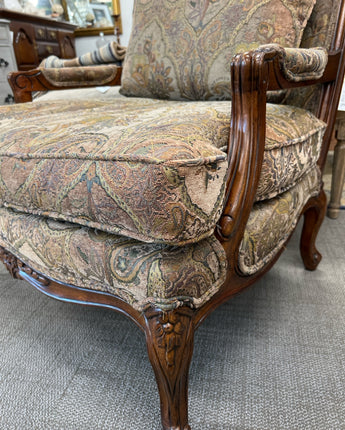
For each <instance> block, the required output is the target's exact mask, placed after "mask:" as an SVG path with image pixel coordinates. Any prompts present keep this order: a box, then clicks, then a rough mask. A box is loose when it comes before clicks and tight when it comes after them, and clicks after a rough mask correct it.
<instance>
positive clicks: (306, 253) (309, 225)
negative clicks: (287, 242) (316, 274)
mask: <svg viewBox="0 0 345 430" xmlns="http://www.w3.org/2000/svg"><path fill="white" fill-rule="evenodd" d="M326 208H327V197H326V194H325V192H324V191H323V190H322V191H321V192H320V194H319V195H318V196H317V197H315V198H313V199H311V200H310V202H309V205H308V207H307V209H306V211H305V212H304V224H303V229H302V235H301V241H300V251H301V256H302V259H303V263H304V266H305V268H306V269H308V270H315V269H316V268H317V266H318V265H319V263H320V261H321V259H322V256H321V254H320V253H319V251H318V250H317V249H316V246H315V242H316V238H317V235H318V232H319V230H320V227H321V224H322V221H323V219H324V217H325V214H326Z"/></svg>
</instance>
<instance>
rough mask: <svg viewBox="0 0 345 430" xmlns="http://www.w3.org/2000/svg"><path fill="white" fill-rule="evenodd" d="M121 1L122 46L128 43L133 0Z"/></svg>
mask: <svg viewBox="0 0 345 430" xmlns="http://www.w3.org/2000/svg"><path fill="white" fill-rule="evenodd" d="M120 3H121V19H122V31H123V34H122V36H121V44H122V45H124V46H127V45H128V39H129V35H130V33H131V28H132V11H133V0H120Z"/></svg>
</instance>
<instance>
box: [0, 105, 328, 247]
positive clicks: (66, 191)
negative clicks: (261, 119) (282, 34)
mask: <svg viewBox="0 0 345 430" xmlns="http://www.w3.org/2000/svg"><path fill="white" fill-rule="evenodd" d="M230 110H231V105H230V102H202V103H201V102H189V103H187V102H175V101H160V100H149V99H127V98H123V97H119V98H118V99H117V100H116V103H114V101H105V100H103V101H101V100H98V101H92V102H90V101H85V100H79V101H76V102H65V101H56V102H42V103H40V102H38V103H31V104H23V105H14V106H11V107H7V108H2V110H1V120H0V204H1V205H4V206H7V207H11V208H14V209H17V210H19V211H21V212H27V213H31V214H37V215H44V216H48V217H51V218H54V219H60V220H64V221H70V222H73V223H76V224H80V225H85V226H90V227H93V228H97V229H99V230H102V231H106V232H109V233H115V234H122V235H124V236H128V237H132V238H134V239H137V240H141V241H145V242H164V243H170V244H176V245H183V244H186V243H192V242H197V241H199V240H202V239H203V238H205V237H208V236H210V235H211V234H212V232H213V230H214V228H215V225H216V222H217V220H218V219H219V217H220V214H221V212H222V209H223V203H224V194H225V182H226V169H227V160H226V158H227V157H226V153H225V152H224V151H225V149H226V145H227V142H228V140H229V134H230ZM323 130H324V124H323V123H322V122H321V121H319V120H317V119H316V118H315V117H314V116H313V115H311V114H309V113H308V112H306V111H303V110H301V109H295V108H293V107H289V106H278V105H268V108H267V137H266V151H265V156H264V164H263V169H262V174H261V180H260V184H259V188H258V192H257V200H262V199H267V198H272V197H274V196H275V195H277V194H279V193H281V192H282V191H283V190H286V189H288V188H291V187H292V186H293V185H294V184H295V183H296V181H298V180H299V178H300V177H301V176H303V175H304V174H305V172H307V171H308V170H310V169H311V168H312V167H313V166H314V165H315V163H316V160H317V158H318V154H319V151H320V144H321V139H322V134H323Z"/></svg>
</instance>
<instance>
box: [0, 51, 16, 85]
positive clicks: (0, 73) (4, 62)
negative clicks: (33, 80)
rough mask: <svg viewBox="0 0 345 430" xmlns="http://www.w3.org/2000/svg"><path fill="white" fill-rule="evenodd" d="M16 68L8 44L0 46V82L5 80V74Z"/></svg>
mask: <svg viewBox="0 0 345 430" xmlns="http://www.w3.org/2000/svg"><path fill="white" fill-rule="evenodd" d="M12 70H16V65H15V64H14V61H13V55H12V53H11V48H10V47H9V46H0V82H7V75H8V73H9V72H11V71H12Z"/></svg>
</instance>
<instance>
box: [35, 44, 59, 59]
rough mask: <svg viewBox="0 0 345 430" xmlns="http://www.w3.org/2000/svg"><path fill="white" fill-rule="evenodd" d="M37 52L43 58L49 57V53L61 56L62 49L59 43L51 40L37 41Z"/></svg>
mask: <svg viewBox="0 0 345 430" xmlns="http://www.w3.org/2000/svg"><path fill="white" fill-rule="evenodd" d="M37 52H38V56H39V58H40V59H41V60H42V59H43V58H46V57H49V55H56V56H59V54H60V49H59V45H57V44H54V43H49V42H37Z"/></svg>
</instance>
